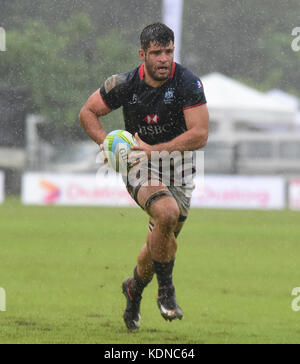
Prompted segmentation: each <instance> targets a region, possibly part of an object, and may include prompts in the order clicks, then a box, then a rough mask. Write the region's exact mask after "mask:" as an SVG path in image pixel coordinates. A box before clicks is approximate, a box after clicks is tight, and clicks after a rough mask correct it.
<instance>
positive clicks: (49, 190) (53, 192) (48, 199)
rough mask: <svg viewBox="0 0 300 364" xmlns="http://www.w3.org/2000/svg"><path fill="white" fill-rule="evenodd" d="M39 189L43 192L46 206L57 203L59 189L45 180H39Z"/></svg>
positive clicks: (59, 193)
mask: <svg viewBox="0 0 300 364" xmlns="http://www.w3.org/2000/svg"><path fill="white" fill-rule="evenodd" d="M40 184H41V187H42V188H43V189H44V190H45V195H44V202H45V203H46V204H55V203H57V202H58V200H59V198H60V196H61V190H60V188H59V187H57V186H56V185H54V184H53V183H50V182H48V181H45V180H43V179H42V180H41V182H40Z"/></svg>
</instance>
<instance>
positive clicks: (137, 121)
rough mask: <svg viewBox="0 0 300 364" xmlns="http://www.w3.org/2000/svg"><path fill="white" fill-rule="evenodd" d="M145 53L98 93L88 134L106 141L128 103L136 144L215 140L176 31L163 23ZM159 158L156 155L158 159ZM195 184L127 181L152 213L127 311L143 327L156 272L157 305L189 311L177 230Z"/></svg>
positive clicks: (146, 35)
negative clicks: (180, 293)
mask: <svg viewBox="0 0 300 364" xmlns="http://www.w3.org/2000/svg"><path fill="white" fill-rule="evenodd" d="M140 40H141V49H140V50H139V56H140V59H141V60H142V65H140V66H139V67H138V68H136V69H134V70H132V71H130V72H127V73H123V74H118V75H113V76H111V77H109V78H108V79H107V80H106V82H105V83H104V85H103V86H102V87H101V88H100V89H99V90H97V91H96V92H95V93H94V94H92V95H91V96H90V98H89V99H88V101H87V102H86V104H85V105H84V106H83V108H82V110H81V112H80V115H79V119H80V123H81V125H82V126H83V128H84V129H85V131H86V132H87V134H88V135H89V136H90V137H91V138H92V139H93V140H94V141H95V142H96V143H97V144H99V145H100V146H101V145H102V143H103V141H104V139H105V137H106V135H107V133H106V131H105V130H104V129H103V127H102V125H101V123H100V122H99V117H102V116H104V115H106V114H108V113H110V112H111V111H113V110H115V109H118V108H119V107H123V114H124V121H125V129H126V130H127V131H128V132H130V133H131V134H133V135H135V137H136V139H137V141H138V143H139V145H138V146H136V147H132V149H134V150H137V151H140V152H143V153H146V155H147V156H148V158H149V160H151V152H154V151H156V152H162V151H167V152H169V153H171V152H174V151H178V152H180V153H184V152H185V151H195V150H198V149H200V148H203V147H204V146H205V145H206V142H207V139H208V129H209V114H208V110H207V105H206V99H205V95H204V90H203V85H202V82H201V80H200V79H199V78H198V77H197V76H195V75H194V74H193V73H192V72H191V71H189V70H188V69H186V68H184V67H183V66H181V65H179V64H177V63H175V62H174V33H173V31H172V30H171V29H170V28H168V27H167V26H166V25H164V24H162V23H155V24H151V25H149V26H147V27H146V28H145V29H144V30H143V31H142V33H141V36H140ZM150 163H151V162H150ZM193 188H194V187H193V185H184V184H183V185H182V186H174V185H172V184H170V185H165V184H164V183H163V182H162V180H161V178H159V177H158V181H157V183H156V184H155V185H153V184H151V183H150V184H149V183H148V180H145V181H142V182H141V183H140V184H139V185H138V186H131V185H127V190H128V192H129V193H130V195H131V196H132V197H133V198H134V199H135V201H136V202H137V204H138V205H139V206H140V207H141V208H142V209H144V210H145V211H146V212H147V213H148V215H149V219H150V222H149V233H148V236H147V239H146V244H145V245H144V246H143V247H142V249H141V251H140V253H139V255H138V259H137V266H136V267H135V269H134V272H133V277H130V278H127V279H125V280H124V282H123V284H122V289H123V294H124V295H125V297H126V301H127V305H126V309H125V312H124V315H123V318H124V321H125V324H126V326H127V328H128V329H129V330H131V331H135V330H138V329H139V327H140V321H141V315H140V303H141V299H142V293H143V290H144V289H145V287H146V286H147V285H148V284H149V283H150V282H151V280H152V278H153V276H154V274H156V277H157V281H158V298H157V304H158V307H159V310H160V313H161V315H162V316H163V318H164V319H166V320H169V321H172V320H175V319H181V318H182V317H183V313H182V310H181V308H180V306H179V305H178V303H177V300H176V295H175V288H174V284H173V275H172V273H173V268H174V262H175V255H176V250H177V241H176V239H177V236H178V234H179V232H180V231H181V229H182V227H183V224H184V222H185V220H186V218H187V215H188V211H189V208H190V200H191V195H192V191H193Z"/></svg>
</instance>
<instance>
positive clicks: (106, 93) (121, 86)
mask: <svg viewBox="0 0 300 364" xmlns="http://www.w3.org/2000/svg"><path fill="white" fill-rule="evenodd" d="M125 93H126V74H119V75H113V76H111V77H109V78H108V79H107V80H106V81H105V82H104V85H103V86H102V87H101V88H100V94H101V96H102V98H103V100H104V102H105V103H106V105H107V106H108V107H109V108H110V109H112V110H116V109H118V108H119V107H121V106H122V105H123V101H124V96H125Z"/></svg>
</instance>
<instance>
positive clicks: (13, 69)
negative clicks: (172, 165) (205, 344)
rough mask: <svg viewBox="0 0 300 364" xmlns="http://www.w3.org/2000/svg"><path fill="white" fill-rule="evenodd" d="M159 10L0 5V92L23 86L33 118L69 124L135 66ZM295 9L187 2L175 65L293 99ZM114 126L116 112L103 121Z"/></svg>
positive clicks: (299, 70)
mask: <svg viewBox="0 0 300 364" xmlns="http://www.w3.org/2000/svg"><path fill="white" fill-rule="evenodd" d="M161 3H162V1H161V0H151V1H150V0H146V1H143V2H141V1H138V0H122V1H118V0H86V1H83V0H72V1H71V0H65V1H63V2H62V1H58V0H52V1H50V0H47V1H42V2H41V1H37V0H23V1H22V2H20V1H17V0H10V1H8V0H2V2H1V13H0V26H3V27H5V29H6V30H7V52H2V53H1V55H0V80H1V81H0V85H1V86H3V85H9V86H15V85H25V86H27V87H28V88H29V90H30V92H31V95H32V103H33V107H34V110H35V111H37V112H40V113H41V114H43V115H45V116H47V118H48V119H49V121H51V122H53V123H55V125H59V126H61V127H66V126H72V125H74V124H75V123H77V115H78V112H79V111H80V108H81V106H82V105H83V103H84V102H85V100H86V99H87V98H88V97H89V95H90V94H91V93H92V92H93V91H95V90H96V89H98V88H99V87H100V86H101V85H102V83H103V82H104V80H105V79H106V78H107V77H109V76H110V75H111V74H115V73H118V72H126V71H128V70H130V69H132V68H134V67H136V66H137V65H138V64H139V62H140V61H139V58H138V54H137V50H138V47H139V34H140V31H141V30H142V29H143V27H144V26H145V25H147V24H149V23H152V22H155V21H160V20H162V14H161V5H162V4H161ZM296 26H300V3H299V1H298V0H285V1H281V2H276V6H274V1H273V0H263V1H258V0H254V1H251V2H249V1H246V0H227V1H222V0H211V1H205V0H185V2H184V19H183V44H182V63H183V64H184V65H186V66H188V67H190V68H191V69H192V70H193V71H194V72H195V73H197V74H198V75H199V76H203V75H204V74H206V73H209V72H213V71H218V72H221V73H224V74H226V75H228V76H230V77H235V78H238V79H241V80H244V81H245V82H248V83H249V84H251V85H252V86H255V87H257V88H259V89H261V90H268V89H271V88H280V89H282V90H285V91H287V92H292V93H294V94H295V95H300V90H299V81H300V67H299V63H300V62H299V61H300V52H293V51H292V49H291V42H292V40H293V37H292V35H291V32H292V29H293V28H294V27H296ZM104 120H105V121H104V122H105V124H106V125H107V127H108V128H110V129H114V128H116V127H119V126H121V125H122V121H121V120H122V117H121V112H117V113H113V114H112V115H109V116H107V117H106V118H104Z"/></svg>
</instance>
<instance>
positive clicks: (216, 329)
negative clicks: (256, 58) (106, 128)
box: [0, 200, 300, 344]
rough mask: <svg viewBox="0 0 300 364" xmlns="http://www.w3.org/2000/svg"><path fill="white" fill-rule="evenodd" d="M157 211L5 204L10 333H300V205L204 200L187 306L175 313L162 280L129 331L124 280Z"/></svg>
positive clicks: (191, 222)
mask: <svg viewBox="0 0 300 364" xmlns="http://www.w3.org/2000/svg"><path fill="white" fill-rule="evenodd" d="M147 221H148V219H147V216H146V215H145V213H144V212H143V211H141V210H139V209H135V208H128V209H127V208H86V207H25V206H22V205H21V204H20V203H19V202H18V201H16V200H8V201H7V202H5V203H4V204H3V205H1V206H0V287H2V288H4V289H5V291H6V312H0V343H103V344H104V343H108V344H117V343H122V344H126V343H128V344H129V343H133V344H142V343H143V344H164V343H166V344H185V343H189V344H201V343H300V327H299V322H300V312H294V311H293V310H292V308H291V303H292V300H293V298H294V297H293V296H292V290H293V288H294V287H299V286H300V273H299V272H300V263H299V262H300V259H299V257H300V228H299V226H300V225H299V221H300V214H298V213H296V212H289V211H280V212H258V211H225V210H201V209H193V210H192V211H191V213H190V216H189V219H188V220H187V223H186V225H185V227H184V229H183V231H182V234H181V235H180V237H179V240H178V244H179V248H178V254H177V259H176V265H175V271H174V282H175V285H176V293H177V298H178V301H179V303H180V305H181V306H182V308H183V311H184V318H183V320H182V321H178V322H172V323H169V322H165V321H164V320H163V319H162V317H161V316H160V314H159V311H158V308H157V306H156V290H157V283H156V279H155V280H153V282H152V283H151V285H150V286H149V288H147V290H146V291H145V293H144V298H143V302H142V326H141V329H140V331H139V332H138V333H134V334H132V333H128V332H127V330H126V329H125V326H124V323H123V319H122V314H123V309H124V304H125V299H124V297H123V295H122V294H121V282H122V280H123V279H124V278H126V277H127V276H128V275H131V274H132V270H133V268H134V266H135V264H136V257H137V253H138V251H139V248H140V247H141V245H142V244H143V243H144V240H145V236H146V232H147Z"/></svg>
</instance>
